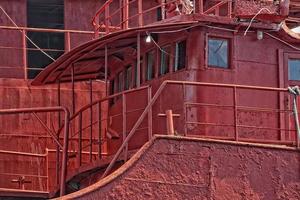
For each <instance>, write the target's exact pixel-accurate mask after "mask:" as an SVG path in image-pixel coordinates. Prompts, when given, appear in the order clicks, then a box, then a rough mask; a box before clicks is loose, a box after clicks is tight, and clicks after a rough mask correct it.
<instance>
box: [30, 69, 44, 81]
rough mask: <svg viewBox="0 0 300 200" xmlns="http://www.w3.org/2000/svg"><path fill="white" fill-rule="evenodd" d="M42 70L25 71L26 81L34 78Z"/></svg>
mask: <svg viewBox="0 0 300 200" xmlns="http://www.w3.org/2000/svg"><path fill="white" fill-rule="evenodd" d="M41 71H42V70H38V69H27V77H28V79H33V78H35V77H36V76H37V75H38V74H39V73H40V72H41Z"/></svg>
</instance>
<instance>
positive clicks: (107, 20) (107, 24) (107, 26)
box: [104, 4, 110, 34]
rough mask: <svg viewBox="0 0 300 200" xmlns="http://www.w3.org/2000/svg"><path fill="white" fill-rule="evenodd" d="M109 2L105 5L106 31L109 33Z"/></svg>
mask: <svg viewBox="0 0 300 200" xmlns="http://www.w3.org/2000/svg"><path fill="white" fill-rule="evenodd" d="M109 20H110V19H109V4H108V5H107V6H106V7H105V20H104V21H105V22H104V23H105V32H106V34H108V33H109Z"/></svg>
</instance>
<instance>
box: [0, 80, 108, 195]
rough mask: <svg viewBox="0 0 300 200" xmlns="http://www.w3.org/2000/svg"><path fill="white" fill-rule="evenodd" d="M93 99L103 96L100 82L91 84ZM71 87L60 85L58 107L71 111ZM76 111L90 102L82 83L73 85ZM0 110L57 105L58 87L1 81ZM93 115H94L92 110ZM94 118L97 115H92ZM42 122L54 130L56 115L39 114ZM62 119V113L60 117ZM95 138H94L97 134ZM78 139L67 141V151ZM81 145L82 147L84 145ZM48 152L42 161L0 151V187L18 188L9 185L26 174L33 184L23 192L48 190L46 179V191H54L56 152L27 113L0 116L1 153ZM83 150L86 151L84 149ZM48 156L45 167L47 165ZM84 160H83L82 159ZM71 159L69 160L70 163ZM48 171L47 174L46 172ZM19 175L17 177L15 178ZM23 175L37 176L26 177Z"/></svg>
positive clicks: (86, 87) (86, 120)
mask: <svg viewBox="0 0 300 200" xmlns="http://www.w3.org/2000/svg"><path fill="white" fill-rule="evenodd" d="M93 86H94V88H93V99H94V100H97V99H100V98H101V97H103V96H104V93H105V92H104V85H103V83H102V82H94V84H93ZM70 88H71V86H70V84H62V86H61V104H62V106H65V107H67V108H69V110H70V111H71V110H72V109H71V108H72V91H71V89H70ZM75 89H76V91H75V94H76V96H75V103H76V110H78V109H79V108H81V107H82V106H84V105H86V104H87V102H89V84H88V83H87V82H81V83H76V84H75ZM0 96H1V105H0V109H10V108H24V107H39V106H57V105H58V104H57V103H58V102H57V86H55V85H53V86H44V87H32V86H30V85H28V82H27V81H26V80H18V79H0ZM94 112H96V111H95V110H94ZM94 115H95V116H96V114H95V113H94ZM39 116H40V117H41V119H42V120H43V122H44V123H45V124H46V125H47V126H48V127H49V128H52V127H54V128H55V129H56V130H57V127H58V125H57V123H58V122H57V120H58V115H57V114H53V113H48V114H39ZM87 116H89V115H88V114H87V115H84V117H85V118H84V120H83V124H84V126H85V125H87V124H88V122H89V117H87ZM62 119H63V114H62ZM70 134H71V135H72V134H74V129H73V128H71V129H70ZM94 137H97V136H96V134H95V135H94ZM76 138H78V137H74V138H73V139H72V140H71V142H70V150H72V149H73V148H74V146H76V145H78V144H77V139H76ZM83 138H84V140H88V139H87V138H88V135H87V134H85V135H83ZM85 142H86V141H84V142H83V145H85ZM46 148H48V149H49V154H48V156H44V157H43V158H37V157H30V156H16V155H7V154H3V153H1V152H0V161H1V162H0V187H1V188H18V184H17V183H11V180H12V179H17V178H18V177H19V176H20V175H22V174H23V175H25V177H26V179H27V180H31V181H32V183H30V184H25V188H26V189H31V190H43V191H45V190H47V188H46V182H47V178H45V177H44V176H49V188H50V189H54V188H53V186H54V185H56V184H55V149H56V145H55V143H54V141H53V140H52V139H51V138H50V136H49V134H47V132H46V131H45V130H44V129H43V127H42V125H41V124H39V122H38V121H37V120H36V119H35V118H34V116H32V115H30V114H20V115H5V116H0V150H6V151H16V152H23V153H33V154H45V153H46ZM85 151H86V150H85ZM46 157H48V160H49V162H48V167H47V165H46V163H47V161H46V159H47V158H46ZM84 159H85V157H84ZM71 163H72V159H71V160H70V164H71ZM48 169H49V172H48V174H47V170H48ZM18 174H19V175H18ZM26 175H37V176H43V177H36V176H26Z"/></svg>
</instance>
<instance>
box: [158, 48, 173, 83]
mask: <svg viewBox="0 0 300 200" xmlns="http://www.w3.org/2000/svg"><path fill="white" fill-rule="evenodd" d="M164 48H169V55H168V56H167V58H168V59H169V65H168V66H167V67H166V69H167V72H166V73H162V56H163V55H166V53H165V52H163V51H162V50H164ZM172 48H173V44H172V43H167V44H165V45H164V46H162V47H161V49H162V50H159V52H160V53H159V69H158V77H161V76H165V75H167V74H169V73H170V72H171V66H172Z"/></svg>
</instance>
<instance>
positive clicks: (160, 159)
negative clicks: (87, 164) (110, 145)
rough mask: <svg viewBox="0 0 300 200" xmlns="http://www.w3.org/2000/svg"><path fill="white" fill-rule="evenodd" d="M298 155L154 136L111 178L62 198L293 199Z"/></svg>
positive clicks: (296, 194)
mask: <svg viewBox="0 0 300 200" xmlns="http://www.w3.org/2000/svg"><path fill="white" fill-rule="evenodd" d="M146 146H147V145H146ZM298 157H299V156H298V151H297V150H296V149H293V148H284V147H283V148H280V147H274V146H262V145H249V144H235V143H233V142H216V141H205V140H201V139H186V138H185V139H183V138H177V139H175V138H174V139H173V138H158V139H156V140H155V141H154V143H153V144H152V145H148V147H146V148H143V149H141V151H140V152H139V153H138V154H137V155H136V156H134V157H133V159H132V160H131V161H129V162H128V163H127V164H125V165H124V167H123V168H120V169H119V170H118V171H117V172H116V173H113V174H112V175H111V177H108V178H107V179H106V180H103V181H100V182H98V183H96V184H95V185H92V186H90V187H89V188H86V189H84V190H82V191H80V192H77V193H74V194H71V195H68V196H65V197H64V198H62V199H99V198H101V199H216V200H227V199H228V200H229V199H257V200H258V199H261V200H268V199H299V198H300V193H299V190H298V188H299V179H298V177H299V158H298Z"/></svg>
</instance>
